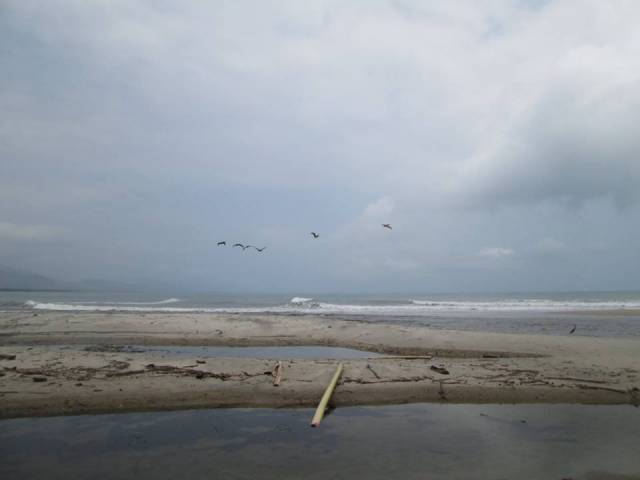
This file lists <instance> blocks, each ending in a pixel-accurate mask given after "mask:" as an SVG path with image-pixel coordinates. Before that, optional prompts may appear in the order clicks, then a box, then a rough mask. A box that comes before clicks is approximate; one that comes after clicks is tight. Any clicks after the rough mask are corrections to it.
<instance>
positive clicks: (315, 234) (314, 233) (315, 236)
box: [311, 232, 320, 238]
mask: <svg viewBox="0 0 640 480" xmlns="http://www.w3.org/2000/svg"><path fill="white" fill-rule="evenodd" d="M311 235H313V238H318V237H319V236H320V234H319V233H316V232H311Z"/></svg>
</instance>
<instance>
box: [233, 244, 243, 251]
mask: <svg viewBox="0 0 640 480" xmlns="http://www.w3.org/2000/svg"><path fill="white" fill-rule="evenodd" d="M233 246H234V247H240V248H242V249H243V250H244V248H245V247H244V245H243V244H241V243H235V244H234V245H233Z"/></svg>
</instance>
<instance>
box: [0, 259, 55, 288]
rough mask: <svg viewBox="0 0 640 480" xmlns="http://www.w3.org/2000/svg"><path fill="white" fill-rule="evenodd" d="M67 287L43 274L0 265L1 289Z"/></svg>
mask: <svg viewBox="0 0 640 480" xmlns="http://www.w3.org/2000/svg"><path fill="white" fill-rule="evenodd" d="M65 288H67V287H66V286H65V285H64V284H63V283H62V282H58V281H56V280H53V279H51V278H48V277H45V276H44V275H38V274H37V273H31V272H25V271H22V270H17V269H15V268H10V267H5V266H2V265H0V289H3V290H62V289H65Z"/></svg>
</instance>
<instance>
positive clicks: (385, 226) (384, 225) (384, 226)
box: [382, 223, 393, 230]
mask: <svg viewBox="0 0 640 480" xmlns="http://www.w3.org/2000/svg"><path fill="white" fill-rule="evenodd" d="M382 227H383V228H388V229H389V230H393V228H391V225H389V224H388V223H383V224H382Z"/></svg>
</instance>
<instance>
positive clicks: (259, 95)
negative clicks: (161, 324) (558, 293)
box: [0, 0, 640, 292]
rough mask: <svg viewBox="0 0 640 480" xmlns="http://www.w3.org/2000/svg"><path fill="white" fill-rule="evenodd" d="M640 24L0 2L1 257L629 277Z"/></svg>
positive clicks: (496, 10)
mask: <svg viewBox="0 0 640 480" xmlns="http://www.w3.org/2000/svg"><path fill="white" fill-rule="evenodd" d="M639 23H640V3H639V2H637V1H633V0H629V1H622V0H621V1H607V2H603V1H600V0H595V1H588V0H580V1H540V0H538V1H534V0H528V1H526V0H519V1H518V0H513V1H475V0H472V1H471V0H470V1H468V2H465V1H455V2H440V1H433V2H428V1H413V0H388V1H369V0H367V1H364V0H363V1H346V2H345V1H329V0H328V1H305V2H299V1H297V0H291V1H284V0H283V1H276V2H268V1H242V0H233V1H222V0H221V1H216V2H201V1H198V0H194V1H183V2H171V1H151V0H149V1H132V0H121V1H120V0H104V1H98V0H96V1H92V2H86V1H83V0H68V1H57V0H48V1H46V2H42V1H40V2H36V1H29V0H5V1H3V2H2V3H1V4H0V72H1V74H0V109H1V111H2V114H1V115H0V264H3V265H9V266H13V267H19V268H22V269H27V270H31V271H36V272H39V273H42V274H46V275H49V276H52V277H55V278H60V279H69V280H74V279H82V278H104V279H111V280H122V281H135V282H149V283H154V284H155V283H159V284H168V285H175V286H176V287H180V288H191V289H199V290H235V291H301V292H302V291H304V292H320V291H330V292H337V291H350V292H403V291H405V292H406V291H411V292H448V291H462V292H464V291H516V290H525V291H527V290H529V291H530V290H537V291H549V290H584V289H638V288H640V255H639V253H638V252H639V246H640V202H639V201H640V61H638V59H639V58H640V29H639V28H638V25H639ZM383 222H384V223H387V222H389V223H391V224H392V225H393V228H394V229H393V231H388V230H386V229H383V228H382V227H381V223H383ZM312 230H313V231H317V232H319V233H320V235H321V236H320V238H319V239H317V240H314V239H312V238H311V236H310V235H309V232H310V231H312ZM219 240H226V241H227V242H236V241H239V242H246V243H251V244H253V245H258V246H267V250H265V252H264V253H263V254H258V253H257V252H254V251H249V250H248V251H246V252H244V253H243V252H240V251H239V250H238V249H230V248H217V247H216V246H215V243H216V242H217V241H219Z"/></svg>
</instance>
